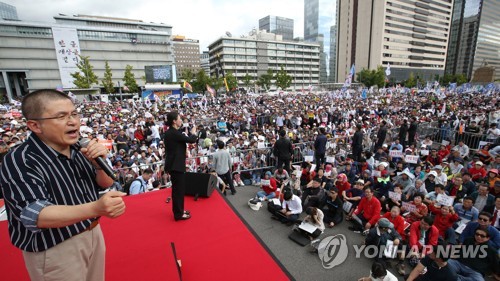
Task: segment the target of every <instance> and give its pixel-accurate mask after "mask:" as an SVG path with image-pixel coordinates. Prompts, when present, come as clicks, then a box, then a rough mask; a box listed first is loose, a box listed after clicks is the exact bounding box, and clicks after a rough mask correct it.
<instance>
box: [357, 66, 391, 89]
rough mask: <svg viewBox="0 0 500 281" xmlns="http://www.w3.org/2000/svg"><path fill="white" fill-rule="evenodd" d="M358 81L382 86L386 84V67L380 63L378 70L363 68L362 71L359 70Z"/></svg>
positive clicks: (368, 84) (366, 84) (367, 85)
mask: <svg viewBox="0 0 500 281" xmlns="http://www.w3.org/2000/svg"><path fill="white" fill-rule="evenodd" d="M358 81H359V82H361V83H363V84H364V85H365V86H366V87H371V86H375V85H377V86H378V87H379V88H381V87H383V86H384V84H385V72H384V68H383V67H382V66H380V65H379V66H378V67H377V69H376V70H375V69H372V70H368V69H365V68H363V69H362V70H361V71H360V72H358Z"/></svg>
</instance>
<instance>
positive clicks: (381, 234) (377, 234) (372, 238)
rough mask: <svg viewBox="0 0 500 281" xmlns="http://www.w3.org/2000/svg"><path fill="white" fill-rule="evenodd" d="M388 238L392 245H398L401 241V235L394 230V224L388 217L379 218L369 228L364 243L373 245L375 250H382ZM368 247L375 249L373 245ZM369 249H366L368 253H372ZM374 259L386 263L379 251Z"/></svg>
mask: <svg viewBox="0 0 500 281" xmlns="http://www.w3.org/2000/svg"><path fill="white" fill-rule="evenodd" d="M389 240H390V241H392V243H393V245H394V246H398V245H399V243H400V242H401V235H399V233H398V232H397V231H396V230H394V225H393V224H392V223H391V222H390V221H389V220H388V219H386V218H381V219H380V220H379V221H378V222H377V223H376V224H375V227H373V228H372V229H370V231H369V232H368V234H367V235H366V239H365V245H366V246H375V247H376V250H378V251H384V249H385V247H386V246H387V245H388V241H389ZM368 249H370V250H375V248H373V247H370V248H368ZM370 250H369V251H368V253H369V254H370V255H372V254H373V253H370ZM390 258H392V257H390ZM375 260H376V261H377V262H380V263H387V259H386V257H385V255H383V254H380V253H378V254H377V255H376V257H375ZM401 262H402V261H401Z"/></svg>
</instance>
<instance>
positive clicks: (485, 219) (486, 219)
mask: <svg viewBox="0 0 500 281" xmlns="http://www.w3.org/2000/svg"><path fill="white" fill-rule="evenodd" d="M478 220H480V221H489V220H490V219H488V218H479V219H478Z"/></svg>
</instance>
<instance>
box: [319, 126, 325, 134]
mask: <svg viewBox="0 0 500 281" xmlns="http://www.w3.org/2000/svg"><path fill="white" fill-rule="evenodd" d="M319 132H320V133H321V134H322V135H324V134H325V133H326V130H325V127H320V128H319Z"/></svg>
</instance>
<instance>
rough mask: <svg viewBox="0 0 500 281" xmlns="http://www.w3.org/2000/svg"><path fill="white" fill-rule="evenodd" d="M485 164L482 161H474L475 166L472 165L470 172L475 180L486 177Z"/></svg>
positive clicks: (479, 180) (478, 180)
mask: <svg viewBox="0 0 500 281" xmlns="http://www.w3.org/2000/svg"><path fill="white" fill-rule="evenodd" d="M483 166H484V164H483V162H481V161H476V162H474V166H473V167H471V168H470V169H469V170H468V172H469V174H470V175H471V177H472V180H473V181H475V182H482V181H483V179H484V178H485V177H486V170H485V169H484V167H483Z"/></svg>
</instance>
